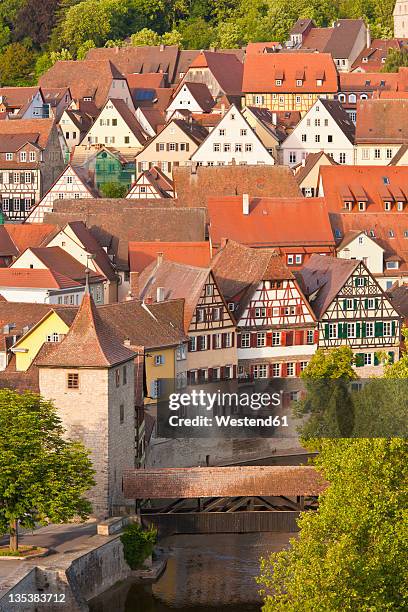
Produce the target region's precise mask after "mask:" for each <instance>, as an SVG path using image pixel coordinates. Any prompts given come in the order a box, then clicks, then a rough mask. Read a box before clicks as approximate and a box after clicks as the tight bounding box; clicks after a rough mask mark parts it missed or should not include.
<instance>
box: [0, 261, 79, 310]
mask: <svg viewBox="0 0 408 612" xmlns="http://www.w3.org/2000/svg"><path fill="white" fill-rule="evenodd" d="M83 293H84V286H83V285H81V283H78V282H77V281H75V280H73V279H72V278H68V277H67V276H65V275H63V274H60V273H58V272H55V271H53V270H48V269H42V270H40V269H33V268H0V294H1V295H2V296H3V297H4V298H5V299H6V300H7V301H8V302H37V303H40V304H71V305H75V304H79V303H80V301H81V299H82V296H83Z"/></svg>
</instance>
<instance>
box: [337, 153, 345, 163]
mask: <svg viewBox="0 0 408 612" xmlns="http://www.w3.org/2000/svg"><path fill="white" fill-rule="evenodd" d="M345 163H346V154H345V153H340V154H339V164H345Z"/></svg>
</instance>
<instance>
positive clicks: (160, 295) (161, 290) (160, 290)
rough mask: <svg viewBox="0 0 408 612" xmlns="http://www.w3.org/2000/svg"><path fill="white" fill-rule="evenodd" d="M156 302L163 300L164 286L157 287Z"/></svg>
mask: <svg viewBox="0 0 408 612" xmlns="http://www.w3.org/2000/svg"><path fill="white" fill-rule="evenodd" d="M156 302H164V287H157V289H156Z"/></svg>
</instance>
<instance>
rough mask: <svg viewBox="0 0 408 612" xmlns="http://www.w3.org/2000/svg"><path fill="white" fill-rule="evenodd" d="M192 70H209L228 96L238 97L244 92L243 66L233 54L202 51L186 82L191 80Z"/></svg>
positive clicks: (193, 64) (193, 63) (191, 66)
mask: <svg viewBox="0 0 408 612" xmlns="http://www.w3.org/2000/svg"><path fill="white" fill-rule="evenodd" d="M192 68H193V69H194V68H208V70H209V71H210V72H211V74H212V75H213V77H214V78H215V80H216V81H217V83H218V84H219V86H220V88H221V89H222V91H223V92H224V93H226V94H227V95H234V94H236V95H238V94H240V93H241V92H242V74H243V65H242V62H240V61H239V59H238V58H237V56H236V55H234V54H232V53H222V52H216V51H202V52H201V53H200V54H199V55H197V57H196V58H195V59H194V61H193V62H192V64H191V65H190V68H189V70H188V71H187V73H186V77H185V80H186V81H189V80H190V78H189V71H190V70H191V69H192Z"/></svg>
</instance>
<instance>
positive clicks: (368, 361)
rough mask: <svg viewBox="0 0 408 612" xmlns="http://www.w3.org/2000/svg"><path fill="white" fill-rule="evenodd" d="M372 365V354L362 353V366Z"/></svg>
mask: <svg viewBox="0 0 408 612" xmlns="http://www.w3.org/2000/svg"><path fill="white" fill-rule="evenodd" d="M372 364H373V354H372V353H364V365H372Z"/></svg>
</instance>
